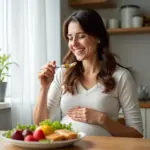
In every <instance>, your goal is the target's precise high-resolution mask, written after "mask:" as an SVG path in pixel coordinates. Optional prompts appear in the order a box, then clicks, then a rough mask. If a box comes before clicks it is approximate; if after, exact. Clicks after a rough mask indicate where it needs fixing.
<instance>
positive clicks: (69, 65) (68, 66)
mask: <svg viewBox="0 0 150 150" xmlns="http://www.w3.org/2000/svg"><path fill="white" fill-rule="evenodd" d="M76 64H77V62H73V63H71V64H63V65H61V67H63V68H72V67H74V66H75V65H76Z"/></svg>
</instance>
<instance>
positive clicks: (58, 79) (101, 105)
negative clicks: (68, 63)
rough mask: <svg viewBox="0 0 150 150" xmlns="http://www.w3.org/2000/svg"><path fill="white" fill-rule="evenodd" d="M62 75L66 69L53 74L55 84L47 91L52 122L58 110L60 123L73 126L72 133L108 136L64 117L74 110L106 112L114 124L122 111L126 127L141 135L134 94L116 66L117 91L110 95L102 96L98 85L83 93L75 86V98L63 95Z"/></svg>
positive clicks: (98, 127) (127, 75) (132, 85)
mask: <svg viewBox="0 0 150 150" xmlns="http://www.w3.org/2000/svg"><path fill="white" fill-rule="evenodd" d="M64 72H65V69H62V68H61V69H58V70H57V71H56V74H55V77H54V80H53V82H52V84H51V86H50V88H49V92H48V97H47V107H48V110H49V118H50V119H51V120H53V118H54V117H55V116H56V111H57V108H58V107H60V109H61V112H62V118H61V122H62V123H65V124H69V123H72V127H73V129H74V130H75V131H79V132H85V133H86V134H87V135H94V136H111V133H109V132H108V131H107V130H105V129H104V128H103V127H102V126H101V125H92V124H87V123H83V122H78V121H74V120H72V119H71V118H70V117H69V116H68V115H67V112H68V110H70V109H72V108H75V107H77V106H80V107H87V108H93V109H96V110H98V111H100V112H105V113H106V114H107V115H108V116H109V117H110V118H111V119H113V120H116V121H117V119H118V116H119V110H120V108H122V111H123V114H124V118H125V122H126V125H127V126H129V127H133V128H135V129H136V130H138V131H139V132H140V133H143V126H142V119H141V112H140V108H139V103H138V100H137V90H136V86H135V83H134V80H133V78H132V76H131V74H130V72H129V71H128V70H126V69H124V68H121V67H119V66H118V67H117V68H116V71H115V72H114V74H113V77H114V79H115V81H116V87H115V89H114V90H113V91H111V92H109V93H103V91H104V86H103V85H102V84H101V83H97V84H96V85H95V86H94V87H92V88H90V89H88V90H86V89H85V88H84V87H83V86H82V84H81V83H80V82H78V84H77V86H76V92H75V94H74V95H72V94H70V93H69V92H67V93H65V94H63V86H62V83H63V76H64Z"/></svg>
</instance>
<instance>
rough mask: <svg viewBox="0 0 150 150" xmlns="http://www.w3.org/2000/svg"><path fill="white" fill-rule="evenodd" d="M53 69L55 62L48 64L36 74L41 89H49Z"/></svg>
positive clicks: (53, 72) (52, 77)
mask: <svg viewBox="0 0 150 150" xmlns="http://www.w3.org/2000/svg"><path fill="white" fill-rule="evenodd" d="M55 68H56V62H55V61H53V62H49V63H48V64H46V65H45V66H44V67H43V68H41V71H40V72H39V74H38V78H39V80H40V83H41V86H42V88H49V86H50V84H51V82H52V81H53V79H54V74H55Z"/></svg>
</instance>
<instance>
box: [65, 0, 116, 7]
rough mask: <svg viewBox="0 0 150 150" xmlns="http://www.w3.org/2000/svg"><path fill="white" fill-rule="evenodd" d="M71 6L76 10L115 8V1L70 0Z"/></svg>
mask: <svg viewBox="0 0 150 150" xmlns="http://www.w3.org/2000/svg"><path fill="white" fill-rule="evenodd" d="M68 3H69V6H70V7H74V8H81V7H88V8H114V7H116V4H115V0H68Z"/></svg>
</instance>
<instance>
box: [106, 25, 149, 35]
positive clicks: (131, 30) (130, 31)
mask: <svg viewBox="0 0 150 150" xmlns="http://www.w3.org/2000/svg"><path fill="white" fill-rule="evenodd" d="M107 31H108V33H109V34H110V35H115V34H133V33H134V34H136V33H137V34H139V33H150V26H149V27H141V28H118V29H108V30H107Z"/></svg>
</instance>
